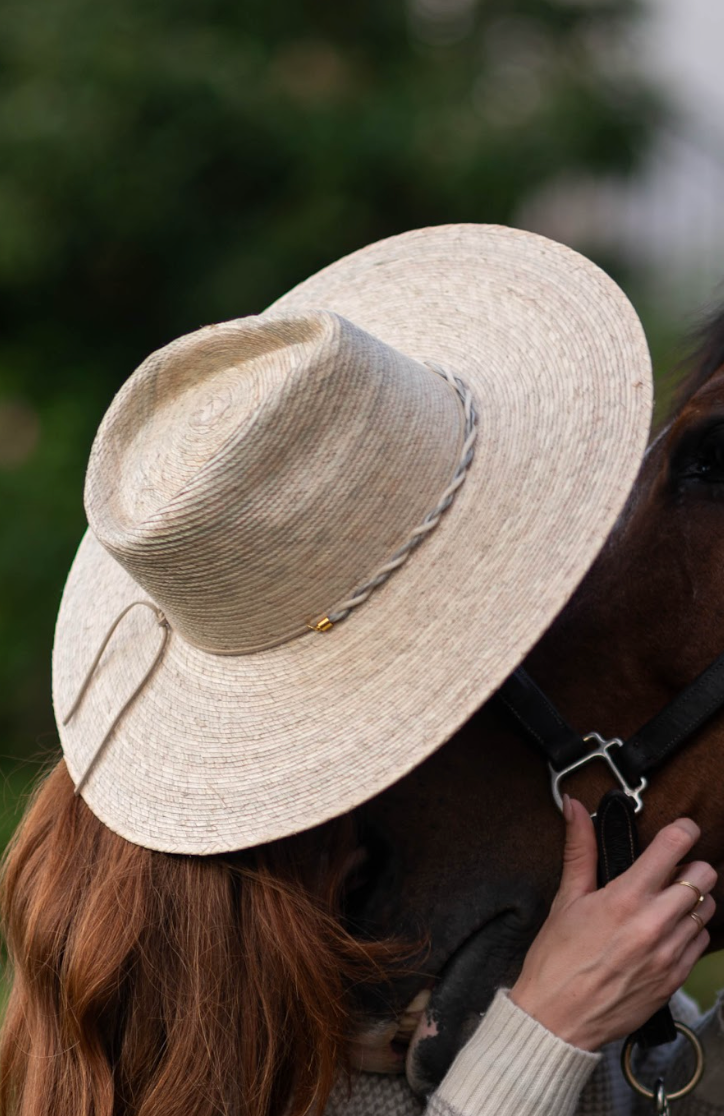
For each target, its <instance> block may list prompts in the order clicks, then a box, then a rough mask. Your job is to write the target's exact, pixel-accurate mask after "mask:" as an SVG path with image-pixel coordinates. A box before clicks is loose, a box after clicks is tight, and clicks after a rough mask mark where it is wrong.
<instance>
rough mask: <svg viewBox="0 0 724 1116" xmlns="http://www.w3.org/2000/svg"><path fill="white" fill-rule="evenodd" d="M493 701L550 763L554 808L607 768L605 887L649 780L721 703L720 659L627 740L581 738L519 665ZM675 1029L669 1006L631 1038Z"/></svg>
mask: <svg viewBox="0 0 724 1116" xmlns="http://www.w3.org/2000/svg"><path fill="white" fill-rule="evenodd" d="M495 700H496V701H497V703H498V704H499V705H501V706H502V707H503V708H504V709H505V710H506V711H507V713H508V714H510V716H511V717H513V718H514V720H515V721H516V723H517V725H518V726H519V727H520V728H522V729H523V730H524V732H525V734H526V735H527V737H528V739H529V740H530V741H531V742H532V743H533V744H534V745H535V746H536V747H537V748H538V750H539V751H541V752H542V753H543V755H544V756H545V758H546V759H547V760H548V767H549V770H550V773H551V791H552V794H553V798H554V800H555V802H556V804H557V806H558V807H559V808H561V807H562V801H561V790H560V785H561V782H562V780H563V779H565V778H566V776H567V775H570V774H571V772H573V771H576V770H577V769H578V768H580V767H583V766H584V765H585V764H587V763H590V762H591V761H592V760H595V759H599V760H603V761H604V762H605V763H607V764H608V766H609V768H610V769H611V772H612V773H613V775H614V776H615V778H616V779H617V781H618V784H619V787H620V790H616V791H609V792H608V793H607V794H605V795H604V796H603V798H602V800H601V802H600V804H599V807H598V810H597V812H596V814H595V815H594V818H595V821H596V836H597V840H598V852H599V856H598V882H599V886H600V887H604V886H605V885H606V884H607V883H609V882H610V881H611V880H612V879H614V878H615V877H616V876H618V875H620V874H621V873H622V872H624V871H626V869H627V868H628V867H630V865H631V864H632V863H633V861H634V859H635V858H636V857H637V856H638V847H639V844H638V832H637V827H636V820H635V816H634V815H635V814H637V813H639V812H640V811H641V810H642V809H643V805H644V803H643V798H642V795H643V793H644V791H645V790H646V788H647V786H648V781H649V777H650V776H651V774H652V773H653V772H654V771H655V770H656V769H657V768H658V767H660V766H661V765H662V764H663V763H665V762H666V760H668V759H669V758H670V757H671V756H673V755H674V754H675V753H676V752H677V751H678V750H679V749H680V748H681V747H682V745H683V744H685V743H686V742H687V740H689V739H690V737H691V736H693V735H694V733H695V732H696V731H697V730H698V729H699V728H701V726H702V725H703V724H704V723H705V722H706V721H708V720H709V718H710V717H712V716H713V715H714V714H715V713H716V712H718V710H720V709H721V708H722V706H724V654H722V655H720V656H719V658H718V659H715V660H714V662H713V663H711V665H710V666H708V667H707V668H706V670H704V671H702V673H701V674H700V675H699V676H698V677H697V678H695V679H694V681H693V682H691V683H690V684H689V685H688V686H686V687H685V688H684V689H683V690H681V691H680V692H679V693H678V694H677V695H676V697H675V698H673V699H672V700H671V701H670V702H669V704H668V705H666V706H665V707H664V708H663V709H662V710H661V711H660V712H659V713H657V714H656V716H655V717H652V719H651V720H650V721H648V722H647V723H646V724H645V725H644V726H643V728H641V729H639V730H638V732H635V733H634V734H633V736H630V737H629V738H628V740H625V741H624V740H621V739H619V738H618V737H614V738H613V739H611V740H604V738H603V737H602V736H600V735H599V734H598V733H597V732H592V733H588V734H587V735H586V736H581V734H580V733H577V732H576V731H575V730H574V729H572V728H571V726H570V725H569V724H568V722H567V721H566V720H565V718H564V717H563V716H562V714H561V713H560V712H559V711H558V709H556V707H555V705H554V704H553V702H552V701H550V700H549V698H547V697H546V695H545V694H544V693H543V691H542V690H541V689H540V687H539V686H537V685H536V683H535V682H534V681H533V679H532V678H531V677H530V675H529V674H528V672H527V671H526V670H524V669H523V667H519V668H518V670H516V671H515V672H514V673H513V674H512V675H511V676H510V678H509V679H508V680H507V682H505V683H504V684H503V685H502V686H501V688H500V689H499V690H498V692H497V694H496V695H495ZM676 1026H677V1025H676V1024H674V1021H673V1019H672V1016H671V1012H670V1010H669V1008H668V1006H666V1007H663V1008H660V1009H659V1011H657V1012H656V1013H655V1014H654V1015H653V1016H652V1017H651V1019H649V1020H648V1021H647V1022H646V1023H645V1024H644V1025H643V1027H641V1028H640V1029H639V1030H638V1031H637V1032H636V1034H635V1035H632V1036H631V1037H630V1040H629V1041H630V1042H632V1043H634V1044H635V1043H638V1044H640V1045H641V1046H642V1047H643V1048H644V1049H648V1048H650V1047H652V1046H660V1045H662V1044H663V1043H667V1042H672V1041H673V1040H674V1039H675V1038H676Z"/></svg>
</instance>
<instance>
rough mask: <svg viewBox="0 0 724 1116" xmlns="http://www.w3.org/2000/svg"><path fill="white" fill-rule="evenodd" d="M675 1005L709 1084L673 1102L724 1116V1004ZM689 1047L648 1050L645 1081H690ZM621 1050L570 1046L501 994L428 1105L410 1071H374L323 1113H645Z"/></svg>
mask: <svg viewBox="0 0 724 1116" xmlns="http://www.w3.org/2000/svg"><path fill="white" fill-rule="evenodd" d="M672 1006H673V1008H674V1016H675V1018H676V1019H678V1020H680V1021H681V1022H683V1023H688V1024H689V1025H690V1026H693V1027H694V1029H695V1030H696V1031H697V1033H698V1035H699V1038H700V1040H701V1042H702V1045H703V1047H704V1054H705V1059H706V1065H705V1070H704V1076H703V1078H702V1080H701V1081H700V1082H699V1085H698V1086H697V1088H696V1090H695V1091H694V1092H693V1093H691V1094H689V1096H688V1097H685V1098H683V1099H682V1100H680V1101H676V1102H675V1105H674V1116H724V1007H723V1002H720V1004H719V1005H718V1006H717V1007H716V1008H713V1009H712V1010H711V1011H710V1012H709V1013H707V1014H706V1015H704V1016H700V1015H699V1013H698V1012H697V1010H696V1005H695V1004H694V1003H693V1001H692V1000H690V999H689V998H688V997H686V996H684V995H683V994H682V993H678V994H677V996H676V997H675V999H674V1003H673V1005H672ZM687 1045H688V1044H687V1043H685V1041H682V1040H679V1041H678V1042H677V1043H676V1045H675V1046H671V1047H670V1046H667V1047H663V1048H659V1050H655V1051H652V1052H650V1054H649V1055H647V1057H646V1059H645V1060H642V1062H641V1067H640V1073H641V1077H642V1079H643V1080H645V1081H647V1082H652V1081H653V1080H655V1078H656V1077H657V1076H659V1074H660V1075H661V1076H663V1075H664V1066H665V1070H666V1083H667V1085H668V1086H669V1088H670V1089H672V1088H674V1087H675V1084H676V1081H677V1078H678V1079H679V1080H682V1076H681V1075H682V1073H683V1074H684V1079H685V1077H686V1070H687V1068H688V1064H689V1058H688V1057H687V1049H686V1047H687ZM620 1054H621V1044H620V1043H612V1044H611V1045H609V1046H606V1047H604V1049H603V1051H602V1052H601V1053H599V1054H591V1053H589V1052H588V1051H585V1050H579V1049H578V1048H577V1047H574V1046H570V1045H569V1044H568V1043H566V1042H564V1041H563V1039H560V1038H558V1037H557V1036H556V1035H553V1034H551V1032H550V1031H548V1030H546V1028H545V1027H543V1026H542V1025H541V1024H540V1023H538V1022H537V1021H536V1020H535V1019H533V1018H532V1017H531V1016H529V1015H527V1014H526V1013H525V1012H524V1011H522V1009H521V1008H519V1007H517V1006H516V1005H515V1004H513V1003H512V1001H511V1000H510V999H509V998H508V996H507V994H506V993H505V991H503V990H501V991H500V992H498V994H497V995H496V997H495V999H494V1000H493V1003H492V1004H491V1006H490V1008H489V1009H488V1011H487V1012H486V1014H485V1016H484V1017H483V1019H482V1021H481V1023H480V1025H479V1027H478V1029H477V1030H476V1031H475V1033H474V1034H473V1036H472V1038H471V1039H470V1041H469V1042H468V1043H467V1045H466V1046H464V1047H463V1049H462V1050H461V1051H460V1053H459V1054H458V1056H457V1058H456V1059H455V1061H454V1062H453V1064H452V1066H451V1067H450V1069H449V1070H448V1073H447V1074H446V1076H445V1078H444V1079H443V1081H442V1083H441V1084H440V1086H439V1087H438V1089H437V1090H436V1091H435V1092H434V1093H433V1094H432V1096H431V1097H430V1099H429V1100H428V1102H427V1105H426V1106H423V1105H422V1104H421V1103H420V1102H419V1101H417V1100H416V1098H415V1097H414V1096H413V1094H412V1092H411V1090H410V1089H409V1087H408V1085H407V1083H406V1080H405V1078H404V1077H388V1076H383V1075H376V1074H369V1073H367V1074H359V1075H357V1076H356V1077H355V1078H353V1080H352V1083H351V1088H348V1087H347V1086H346V1084H345V1085H344V1086H343V1085H342V1084H340V1085H339V1086H338V1087H337V1089H336V1090H335V1092H334V1093H333V1095H332V1097H331V1099H330V1102H329V1104H328V1106H327V1108H326V1110H325V1114H324V1116H422V1114H423V1112H424V1116H645V1114H646V1116H647V1114H649V1113H651V1112H653V1102H652V1101H650V1100H645V1099H644V1098H642V1097H639V1096H638V1095H637V1094H635V1093H634V1092H633V1090H631V1089H630V1088H629V1086H628V1085H627V1084H626V1082H625V1081H624V1078H623V1075H622V1073H621V1068H620ZM664 1057H665V1058H666V1062H665V1063H664V1061H663V1058H664Z"/></svg>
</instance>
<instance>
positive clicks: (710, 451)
mask: <svg viewBox="0 0 724 1116" xmlns="http://www.w3.org/2000/svg"><path fill="white" fill-rule="evenodd" d="M672 472H673V479H674V481H675V483H676V484H677V487H682V486H688V485H698V484H707V485H713V484H724V422H718V423H717V424H716V425H714V426H707V427H706V428H705V429H704V430H698V431H691V432H690V434H689V435H688V436H686V437H684V439H683V440H682V442H681V444H680V445H679V447H678V449H677V451H676V453H675V454H674V457H673V460H672Z"/></svg>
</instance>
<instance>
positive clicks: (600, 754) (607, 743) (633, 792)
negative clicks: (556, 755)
mask: <svg viewBox="0 0 724 1116" xmlns="http://www.w3.org/2000/svg"><path fill="white" fill-rule="evenodd" d="M583 739H584V740H585V742H586V743H588V742H589V741H595V743H596V745H597V747H596V749H595V750H594V751H593V752H589V753H588V754H587V755H585V756H583V758H582V759H579V760H576V762H575V763H572V764H570V766H569V767H564V768H563V770H562V771H556V770H555V768H554V767H552V766H551V764H550V763H549V764H548V769H549V771H550V773H551V791H552V794H553V800H554V802H555V804H556V806H557V807H558V809H559V810H561V811H563V799H562V797H561V790H560V783H561V780H562V779H565V777H566V775H570V774H571V772H572V771H576V770H577V769H578V768H579V767H583V766H584V764H587V763H588V762H589V761H590V760H594V759H602V760H605V761H606V763H607V764H608V766H609V767H610V769H611V771H612V772H613V774H614V775H615V776H616V778H617V780H618V783H619V786H620V787H621V790H622V791H624V793H625V794H627V795H628V796H629V798H633V800H634V802H635V803H636V806H635V808H634V813H635V814H639V813H640V812H641V811H642V810H643V808H644V803H643V799H642V798H641V795H642V794H643V792H644V791H645V790H646V788H647V786H648V785H649V784H648V781H647V780H646V779H645V778H644V777H643V775H642V776H641V782H640V783H639V785H638V786H637V787H631V786H629V784H628V783H627V782H626V780H625V778H624V776H623V772H622V771H621V770H620V768H618V767H617V766H616V764H615V763H614V761H613V759H612V757H611V753H610V752H609V748H614V747H616V748H623V740H619V739H618V737H616V736H615V737H614V738H613V740H604V739H603V737H602V736H599V734H598V733H597V732H590V733H589V734H588V736H584V737H583ZM595 816H596V815H595V814H591V817H592V818H595Z"/></svg>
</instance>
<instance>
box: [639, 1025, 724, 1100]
mask: <svg viewBox="0 0 724 1116" xmlns="http://www.w3.org/2000/svg"><path fill="white" fill-rule="evenodd" d="M674 1026H675V1027H676V1030H677V1031H678V1032H679V1034H680V1035H683V1036H684V1038H687V1039H688V1040H689V1042H690V1043H691V1045H692V1047H693V1048H694V1053H695V1055H696V1065H695V1066H694V1072H693V1073H692V1075H691V1079H690V1080H689V1081H688V1082H687V1083H686V1085H683V1086H682V1087H681V1089H677V1090H676V1092H675V1093H669V1094H668V1100H670V1101H672V1100H679V1099H680V1098H681V1097H685V1096H686V1095H687V1094H688V1093H690V1092H691V1090H692V1089H695V1088H696V1086H697V1085H698V1084H699V1081H700V1080H701V1075H702V1073H703V1072H704V1051H703V1050H702V1046H701V1043H700V1042H699V1039H698V1038H697V1037H696V1035H695V1034H694V1032H693V1031H692V1029H691V1027H687V1026H686V1024H685V1023H677V1022H674ZM635 1045H636V1039H635V1038H634V1037H633V1035H630V1036H629V1038H627V1039H626V1043H625V1045H624V1048H623V1051H622V1052H621V1069H622V1070H623V1075H624V1077H625V1078H626V1080H627V1081H628V1083H629V1085H630V1086H631V1088H632V1089H635V1091H636V1092H637V1093H638V1094H639V1096H640V1097H647V1098H648V1100H652V1099H653V1098H654V1097H655V1096H656V1093H655V1092H654V1090H653V1089H647V1088H646V1086H645V1085H642V1084H641V1082H640V1081H639V1080H638V1078H637V1077H636V1076H635V1075H634V1072H633V1068H632V1066H631V1056H632V1054H633V1049H634V1046H635Z"/></svg>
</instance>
